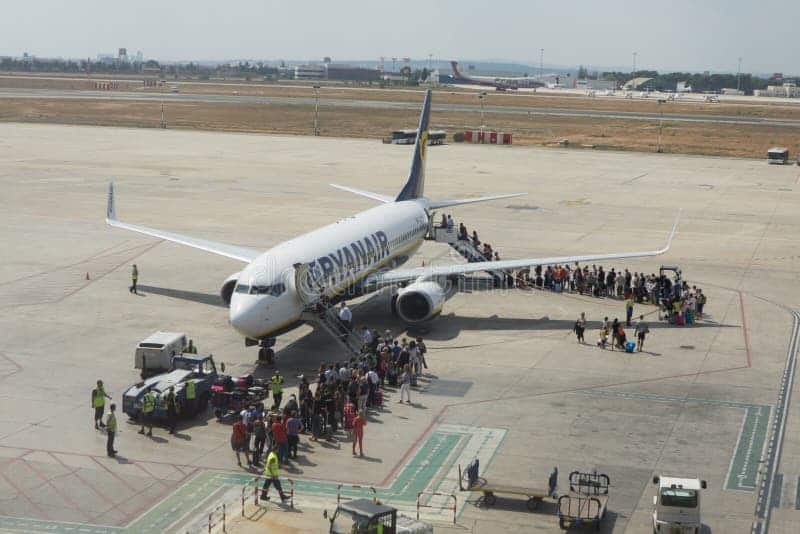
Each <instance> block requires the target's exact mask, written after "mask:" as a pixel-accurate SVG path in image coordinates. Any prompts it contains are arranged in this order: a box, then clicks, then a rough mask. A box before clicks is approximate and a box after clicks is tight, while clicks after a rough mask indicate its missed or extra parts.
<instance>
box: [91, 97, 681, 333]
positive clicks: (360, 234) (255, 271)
mask: <svg viewBox="0 0 800 534" xmlns="http://www.w3.org/2000/svg"><path fill="white" fill-rule="evenodd" d="M430 111H431V91H430V90H428V91H427V92H426V95H425V102H424V104H423V106H422V113H421V115H420V120H419V129H418V130H417V131H419V132H420V135H418V136H417V140H416V142H415V144H414V153H413V156H412V160H411V169H410V172H409V174H408V178H407V180H406V182H405V185H404V186H403V188H402V189H401V190H400V192H399V193H398V194H397V195H396V196H395V195H391V196H390V195H384V194H381V193H373V192H370V191H364V190H361V189H355V188H352V187H345V186H341V185H335V184H331V185H332V186H333V187H336V188H338V189H341V190H344V191H348V192H350V193H355V194H356V195H360V196H363V197H367V198H369V199H372V200H375V201H377V202H379V203H380V204H379V205H378V206H376V207H374V208H371V209H368V210H366V211H362V212H360V213H357V214H355V215H352V216H348V217H345V218H343V219H341V220H340V221H338V222H335V223H333V224H329V225H327V226H324V227H322V228H319V229H317V230H313V231H311V232H309V233H307V234H304V235H301V236H297V237H295V238H293V239H290V240H289V241H285V242H283V243H281V244H278V245H276V246H274V247H272V248H271V249H269V250H267V251H266V252H262V251H259V250H254V249H252V248H247V247H242V246H239V245H229V244H226V243H219V242H214V241H208V240H205V239H198V238H195V237H190V236H186V235H181V234H175V233H172V232H166V231H163V230H157V229H154V228H148V227H145V226H138V225H134V224H129V223H125V222H122V221H120V220H119V219H117V212H116V205H115V200H114V183H113V182H111V183H110V184H109V189H108V206H107V211H106V223H107V224H109V225H110V226H113V227H116V228H123V229H125V230H130V231H133V232H138V233H141V234H145V235H148V236H151V237H155V238H158V239H164V240H166V241H172V242H175V243H180V244H182V245H186V246H189V247H194V248H198V249H200V250H205V251H206V252H211V253H214V254H218V255H220V256H225V257H228V258H232V259H234V260H237V261H240V262H242V263H243V264H245V267H244V268H243V269H242V270H241V271H238V272H236V273H234V274H232V275H231V276H229V277H228V278H227V279H226V280H225V282H224V283H223V285H222V289H221V291H220V293H221V296H222V299H223V301H224V302H225V303H226V304H227V305H228V306H229V318H230V324H231V326H233V328H234V329H236V331H237V332H239V333H240V334H241V335H242V336H244V338H245V344H247V345H254V344H261V345H262V346H271V345H272V344H274V342H275V337H276V336H278V335H280V334H282V333H284V332H287V331H289V330H291V329H293V328H295V327H297V326H299V325H301V324H302V323H303V322H304V318H303V317H305V315H304V312H307V310H309V309H318V307H319V306H324V307H329V306H330V305H331V304H332V303H335V302H337V301H339V300H341V299H342V298H344V297H345V296H357V295H365V294H369V293H371V292H374V291H377V290H380V289H383V288H386V287H391V288H393V289H394V296H393V297H392V311H393V312H394V313H395V314H396V315H397V316H399V317H400V319H402V320H403V321H405V322H406V323H408V324H413V323H421V322H425V321H428V320H430V319H433V318H434V317H436V316H437V315H439V313H441V311H442V308H443V306H444V304H445V301H446V297H447V292H446V289H445V288H446V287H447V286H448V281H449V280H451V279H453V278H458V277H459V276H461V275H464V274H469V273H476V272H480V271H492V272H496V271H506V272H508V271H511V270H513V269H522V268H525V267H531V266H535V265H556V264H569V263H576V262H598V261H603V260H616V259H621V258H635V257H641V256H657V255H659V254H663V253H665V252H666V251H667V250H668V249H669V247H670V243H671V242H672V237H673V236H674V235H675V229H676V227H677V224H678V221H677V220H676V221H675V225H674V226H673V227H672V232H671V233H670V234H669V238H668V240H667V243H666V245H665V246H664V247H663V248H660V249H657V250H651V251H640V252H622V253H603V254H586V255H578V256H556V257H549V258H548V257H545V258H527V259H519V260H502V261H476V262H472V263H466V264H451V265H440V266H424V267H415V268H404V269H403V268H400V267H401V266H402V265H403V264H404V263H406V262H407V261H408V260H409V259H410V258H411V257H412V256H413V255H414V253H415V252H416V251H417V249H419V247H420V246H421V245H422V244H423V243H424V242H425V238H426V235H427V234H428V232H429V229H430V227H431V221H432V220H433V217H434V213H433V211H434V210H437V209H441V208H450V207H453V206H459V205H462V204H471V203H473V202H483V201H486V200H496V199H503V198H511V197H516V196H520V195H524V194H525V193H515V194H496V195H491V196H485V197H478V198H462V199H452V200H438V201H437V200H430V199H428V198H427V197H425V194H424V188H425V158H426V155H427V143H426V141H427V139H428V135H429V132H428V119H429V116H430ZM310 200H313V199H310ZM328 309H329V308H328ZM487 313H491V312H490V311H489V310H487Z"/></svg>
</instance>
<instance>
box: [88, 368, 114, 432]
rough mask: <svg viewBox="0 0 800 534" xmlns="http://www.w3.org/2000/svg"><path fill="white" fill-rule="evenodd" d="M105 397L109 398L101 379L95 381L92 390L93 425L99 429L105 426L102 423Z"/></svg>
mask: <svg viewBox="0 0 800 534" xmlns="http://www.w3.org/2000/svg"><path fill="white" fill-rule="evenodd" d="M106 399H109V400H111V396H110V395H109V394H108V393H106V390H105V388H104V387H103V381H102V380H98V381H97V387H96V388H94V389H93V390H92V408H94V427H95V429H100V428H103V427H105V426H106V425H104V424H103V410H104V409H105V406H106Z"/></svg>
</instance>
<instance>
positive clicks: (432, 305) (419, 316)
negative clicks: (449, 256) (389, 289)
mask: <svg viewBox="0 0 800 534" xmlns="http://www.w3.org/2000/svg"><path fill="white" fill-rule="evenodd" d="M445 296H446V295H445V290H444V288H443V287H442V286H440V285H439V284H437V283H436V282H430V281H425V282H414V283H413V284H410V285H408V286H406V287H404V288H401V289H398V290H397V294H396V295H395V297H394V302H393V303H392V308H393V311H394V312H395V313H397V315H398V316H399V317H400V318H401V319H402V320H404V321H405V322H407V323H421V322H424V321H429V320H430V319H433V318H434V317H436V316H437V315H439V314H440V313H441V312H442V306H444V302H445V300H446V299H445Z"/></svg>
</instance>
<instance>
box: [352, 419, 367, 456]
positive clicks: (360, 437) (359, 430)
mask: <svg viewBox="0 0 800 534" xmlns="http://www.w3.org/2000/svg"><path fill="white" fill-rule="evenodd" d="M366 424H367V418H366V416H365V415H364V412H363V411H361V412H358V415H357V416H356V418H355V419H354V420H353V456H355V455H356V442H358V451H359V456H364V426H365V425H366Z"/></svg>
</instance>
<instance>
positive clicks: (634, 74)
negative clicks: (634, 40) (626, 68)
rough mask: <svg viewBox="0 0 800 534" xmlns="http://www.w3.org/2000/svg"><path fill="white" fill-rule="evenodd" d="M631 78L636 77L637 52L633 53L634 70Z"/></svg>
mask: <svg viewBox="0 0 800 534" xmlns="http://www.w3.org/2000/svg"><path fill="white" fill-rule="evenodd" d="M631 77H633V78H635V77H636V52H634V53H633V70H632V71H631Z"/></svg>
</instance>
